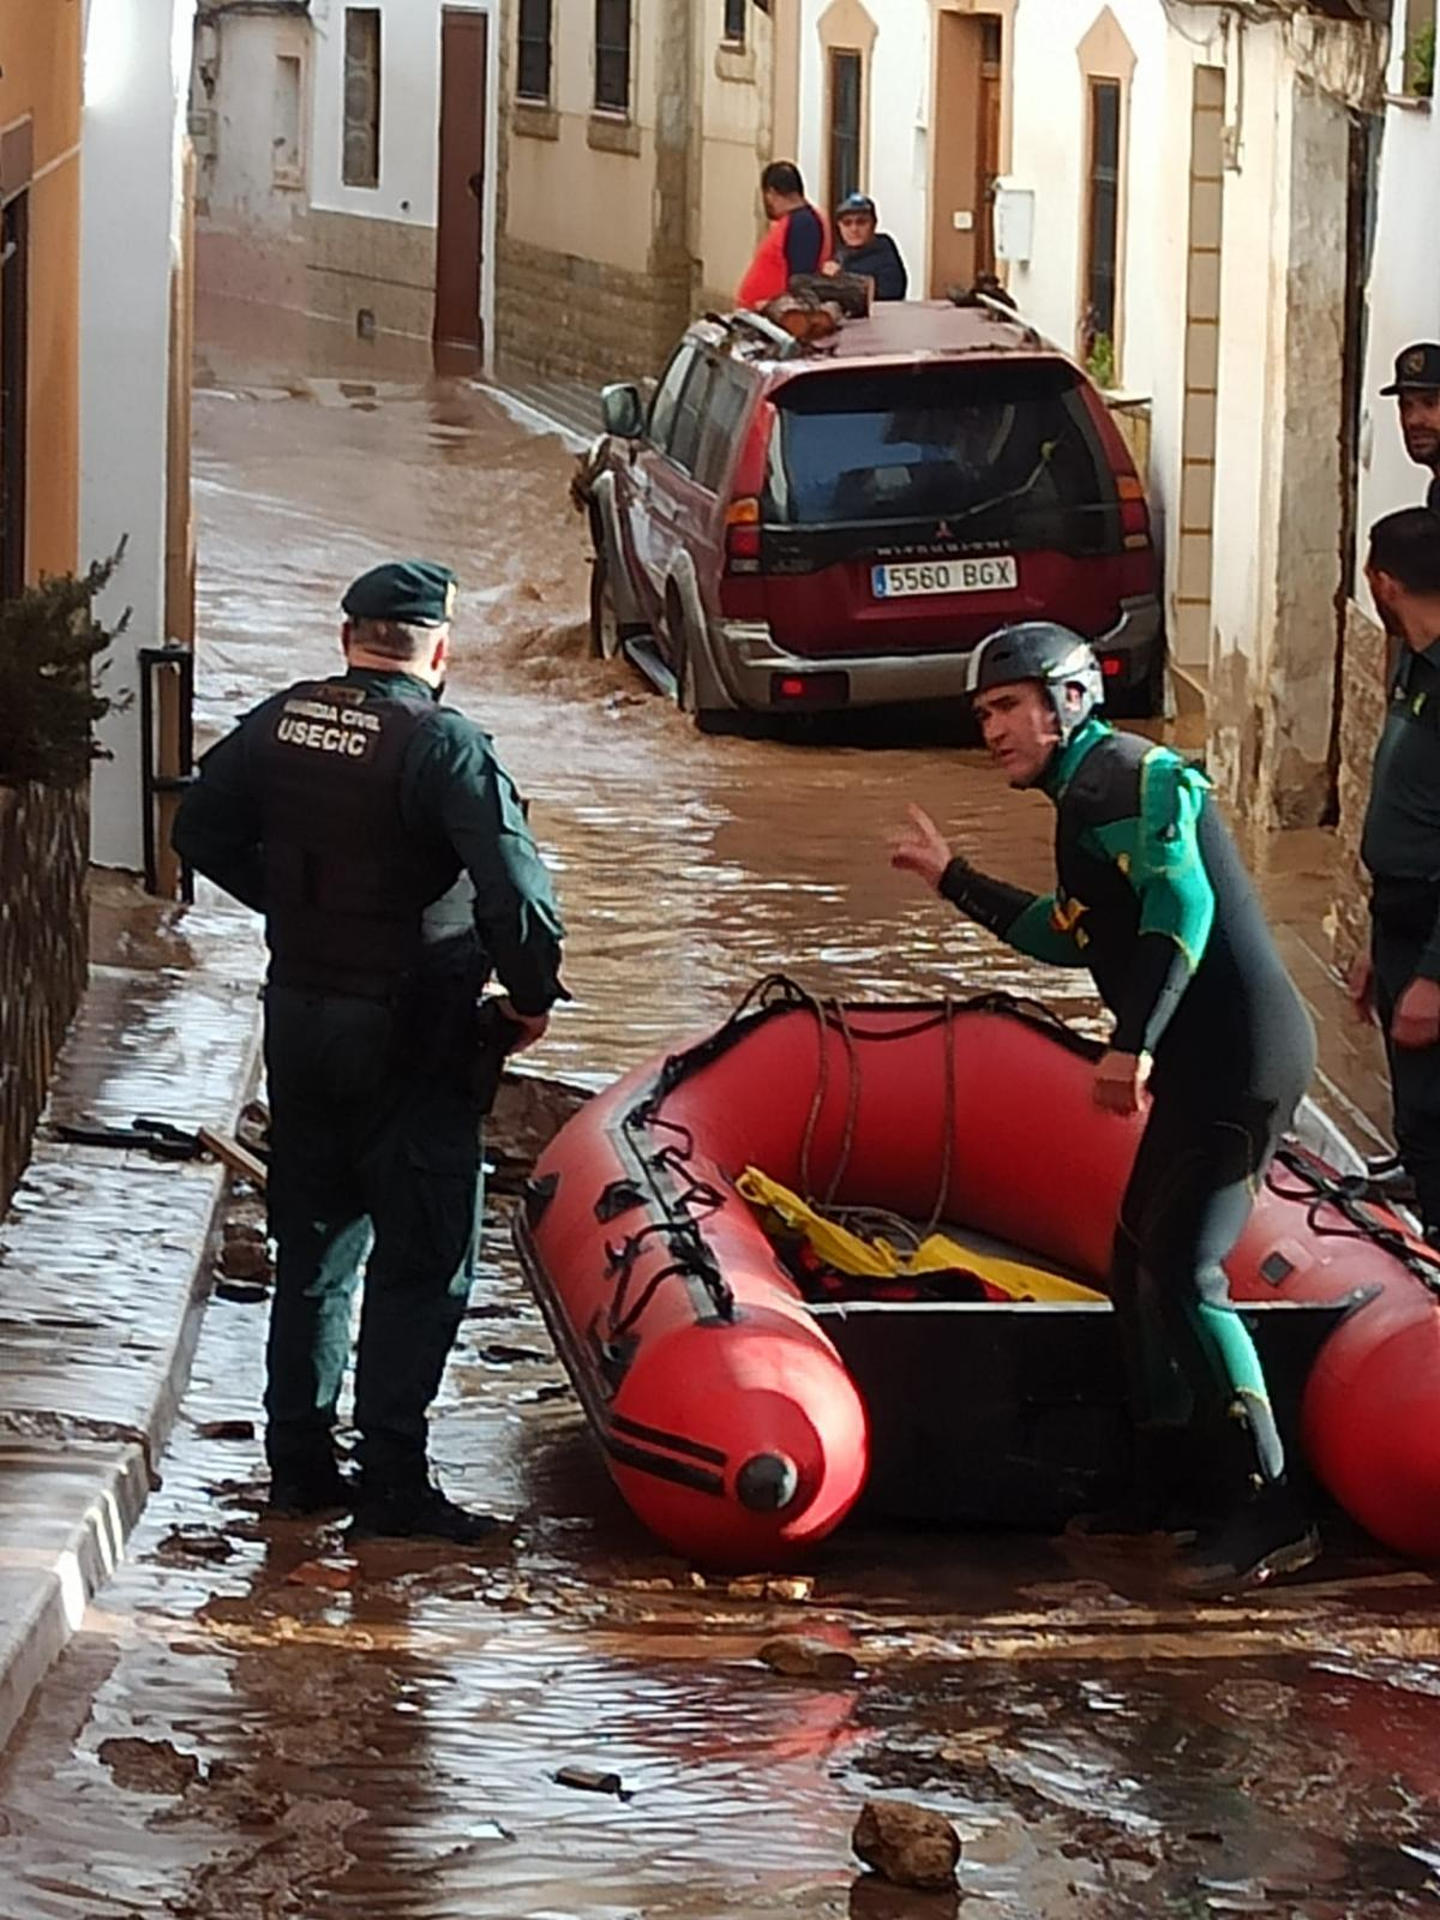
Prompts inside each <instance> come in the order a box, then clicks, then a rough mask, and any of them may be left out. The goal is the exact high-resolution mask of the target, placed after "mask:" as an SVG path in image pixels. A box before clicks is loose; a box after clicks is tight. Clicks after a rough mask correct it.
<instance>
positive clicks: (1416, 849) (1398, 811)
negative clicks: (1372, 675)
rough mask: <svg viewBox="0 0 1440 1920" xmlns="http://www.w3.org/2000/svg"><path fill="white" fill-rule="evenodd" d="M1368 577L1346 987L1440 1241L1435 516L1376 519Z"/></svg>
mask: <svg viewBox="0 0 1440 1920" xmlns="http://www.w3.org/2000/svg"><path fill="white" fill-rule="evenodd" d="M1365 577H1366V579H1367V580H1368V581H1369V583H1370V594H1371V598H1372V599H1373V600H1374V602H1375V606H1376V608H1377V610H1378V611H1379V614H1380V618H1381V620H1382V621H1383V622H1384V625H1385V629H1386V632H1387V633H1389V634H1390V635H1391V637H1392V638H1393V639H1395V640H1398V642H1399V643H1400V644H1399V652H1398V656H1397V658H1396V662H1395V667H1394V671H1393V673H1392V676H1391V682H1390V706H1389V711H1388V713H1387V714H1386V717H1385V727H1384V731H1383V733H1382V734H1381V737H1380V745H1379V748H1378V749H1377V751H1376V755H1375V766H1374V770H1373V772H1372V774H1371V780H1370V805H1369V808H1368V810H1367V812H1366V815H1365V830H1364V835H1363V837H1362V840H1361V844H1360V858H1361V860H1362V862H1363V863H1364V866H1365V869H1366V871H1367V872H1368V873H1369V875H1370V886H1371V895H1370V929H1371V935H1370V951H1369V952H1368V953H1366V954H1364V955H1362V956H1361V958H1360V959H1359V960H1358V961H1357V962H1356V964H1355V966H1354V968H1353V969H1352V971H1351V975H1350V992H1351V996H1352V998H1353V1000H1354V1002H1355V1006H1356V1009H1357V1011H1358V1012H1359V1014H1360V1016H1361V1018H1362V1019H1365V1020H1375V1019H1377V1018H1378V1020H1379V1022H1380V1026H1381V1028H1382V1030H1383V1032H1384V1036H1385V1051H1386V1054H1387V1056H1388V1059H1389V1062H1390V1087H1391V1098H1392V1100H1393V1103H1394V1113H1395V1138H1396V1143H1397V1145H1398V1147H1399V1150H1400V1160H1401V1162H1402V1164H1403V1166H1404V1168H1405V1171H1406V1173H1408V1174H1409V1176H1410V1178H1411V1180H1412V1181H1413V1182H1414V1185H1415V1198H1416V1205H1417V1208H1418V1210H1419V1213H1420V1218H1421V1221H1422V1224H1423V1226H1424V1229H1425V1237H1426V1239H1427V1240H1429V1241H1430V1243H1431V1244H1432V1245H1433V1246H1440V516H1437V515H1436V514H1434V513H1431V512H1430V511H1429V509H1428V508H1426V507H1407V508H1406V509H1405V510H1404V511H1403V512H1400V513H1392V514H1389V515H1388V516H1387V517H1386V518H1385V519H1383V520H1377V521H1376V523H1375V525H1374V526H1373V527H1372V528H1371V530H1370V554H1369V560H1368V562H1367V565H1366V569H1365Z"/></svg>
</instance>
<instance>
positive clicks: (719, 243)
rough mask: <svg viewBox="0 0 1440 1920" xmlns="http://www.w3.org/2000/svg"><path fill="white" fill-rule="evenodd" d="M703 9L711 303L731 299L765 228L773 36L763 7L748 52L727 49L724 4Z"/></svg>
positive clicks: (703, 236)
mask: <svg viewBox="0 0 1440 1920" xmlns="http://www.w3.org/2000/svg"><path fill="white" fill-rule="evenodd" d="M699 11H700V16H701V30H700V43H699V46H698V49H697V54H698V64H699V66H700V69H701V89H702V102H703V111H702V122H701V126H702V130H701V135H700V141H699V149H700V191H699V233H698V238H697V245H696V253H697V256H698V258H699V261H700V285H701V287H702V289H704V290H705V292H706V294H707V296H708V297H709V299H711V300H729V299H730V298H731V297H732V296H733V294H734V291H735V289H736V287H737V286H738V285H739V284H740V281H741V279H742V277H743V276H744V273H745V269H746V267H747V266H748V265H749V264H750V259H751V256H752V255H753V253H754V251H755V246H756V242H757V241H758V239H759V237H760V234H761V232H762V231H763V229H764V210H763V208H762V206H761V202H760V172H761V169H762V167H763V166H764V165H765V163H766V162H767V161H768V160H769V159H770V158H771V155H772V152H773V151H774V148H773V140H774V97H775V33H774V29H773V27H772V26H771V23H770V21H769V20H767V18H766V16H765V15H764V14H763V13H761V11H760V9H759V8H758V7H751V8H750V10H749V17H748V23H747V28H746V34H747V45H746V46H745V48H744V50H743V51H740V50H738V49H733V48H729V47H726V46H725V45H724V44H723V43H722V37H721V36H722V33H723V30H724V20H725V10H724V5H723V0H699ZM776 157H777V158H786V157H788V156H787V155H782V154H776Z"/></svg>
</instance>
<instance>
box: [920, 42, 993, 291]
mask: <svg viewBox="0 0 1440 1920" xmlns="http://www.w3.org/2000/svg"><path fill="white" fill-rule="evenodd" d="M935 25H936V29H937V37H936V49H935V58H936V67H935V113H934V120H933V127H932V132H931V141H932V144H933V163H932V164H933V173H932V176H931V192H930V202H931V209H932V228H931V238H930V292H931V295H932V297H934V298H935V299H943V298H944V297H945V295H946V294H947V293H949V292H950V291H951V289H952V288H953V289H962V288H966V287H970V286H973V285H974V282H975V275H976V273H977V272H978V271H979V270H980V265H981V259H980V252H979V246H978V242H979V237H980V234H981V231H982V230H983V228H984V227H986V226H987V225H988V224H989V208H988V206H987V205H986V202H985V190H984V183H983V182H982V180H981V178H980V154H981V150H982V145H983V127H984V108H985V100H984V89H983V80H982V73H983V68H984V52H985V25H984V20H983V17H982V16H980V15H977V14H971V13H940V14H937V15H936V18H935ZM997 100H998V88H997ZM997 139H998V123H997Z"/></svg>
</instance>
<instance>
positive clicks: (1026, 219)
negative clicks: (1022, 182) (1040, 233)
mask: <svg viewBox="0 0 1440 1920" xmlns="http://www.w3.org/2000/svg"><path fill="white" fill-rule="evenodd" d="M1034 246H1035V194H1034V191H1033V190H1032V189H1031V188H1030V187H1011V186H1007V185H1006V183H1005V182H1004V181H1003V180H998V181H997V182H996V183H995V257H996V259H997V260H1010V261H1015V262H1017V263H1019V264H1022V265H1023V264H1024V263H1025V262H1026V261H1028V260H1029V258H1030V255H1031V253H1032V252H1033V250H1034Z"/></svg>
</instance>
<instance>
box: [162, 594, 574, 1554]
mask: <svg viewBox="0 0 1440 1920" xmlns="http://www.w3.org/2000/svg"><path fill="white" fill-rule="evenodd" d="M454 601H455V578H454V575H453V574H452V573H451V572H450V571H449V569H448V568H445V567H441V566H436V565H434V564H432V563H430V562H426V561H402V562H397V563H391V564H388V565H385V566H381V567H376V568H374V569H372V571H370V572H369V573H366V574H364V575H363V576H362V577H361V578H360V579H358V580H357V581H356V582H355V583H354V585H353V586H352V587H351V588H350V590H349V592H348V593H347V594H346V595H345V598H344V601H343V603H342V604H343V611H344V613H345V616H346V617H345V623H344V626H343V629H342V645H343V649H344V654H345V672H344V673H343V675H340V676H337V677H336V678H334V679H328V680H316V681H302V682H300V683H299V684H298V685H296V686H293V687H290V688H287V689H286V691H285V692H283V693H279V694H276V695H275V696H274V697H273V698H271V699H269V700H266V701H265V702H264V703H263V704H262V705H261V706H259V707H257V708H256V709H255V710H254V711H253V712H252V713H250V714H249V715H248V716H247V717H246V718H245V719H244V720H242V721H241V722H240V724H239V726H238V727H237V728H236V729H235V731H234V732H233V733H231V734H229V735H228V736H227V737H226V738H225V739H223V740H221V741H220V742H219V743H218V745H216V746H215V747H213V748H212V749H211V750H210V752H209V753H208V754H206V756H205V758H204V760H203V761H202V763H201V769H200V777H199V779H198V780H197V781H196V783H195V785H194V786H193V787H191V788H190V790H189V791H188V792H187V794H186V795H185V798H184V801H183V803H182V805H181V808H180V812H179V816H178V819H177V822H176V827H175V835H174V839H175V846H176V850H177V851H178V852H179V853H180V854H181V855H182V857H183V858H185V859H186V860H188V861H189V862H190V864H191V865H192V866H193V867H195V868H196V869H197V870H198V871H199V872H201V873H204V874H207V875H208V876H209V877H210V878H211V879H212V880H214V881H215V882H216V883H217V884H218V885H219V886H221V887H223V888H224V889H225V890H226V892H228V893H231V894H233V895H234V896H235V897H236V898H237V899H239V900H242V901H243V902H244V903H245V904H246V905H247V906H250V907H253V908H255V909H256V910H257V911H258V912H261V913H263V914H264V915H265V931H266V939H267V942H268V944H269V947H270V969H269V974H268V978H267V984H266V989H265V1059H266V1074H267V1081H268V1089H269V1099H270V1112H271V1163H270V1178H269V1195H268V1199H269V1207H270V1226H271V1231H272V1233H273V1235H274V1237H275V1240H276V1243H277V1248H278V1261H277V1270H276V1286H275V1302H274V1308H273V1311H272V1315H271V1322H270V1335H269V1344H268V1350H267V1385H266V1395H265V1407H266V1414H267V1430H266V1453H267V1457H268V1460H269V1464H270V1473H271V1489H270V1511H271V1512H272V1514H276V1515H294V1514H312V1513H319V1512H322V1511H325V1510H327V1509H335V1508H340V1507H344V1506H347V1505H351V1504H353V1505H354V1509H355V1527H356V1531H357V1532H358V1533H360V1534H362V1535H363V1534H377V1535H399V1536H411V1537H420V1536H424V1537H437V1538H441V1539H446V1540H454V1541H459V1542H468V1541H471V1540H475V1539H478V1538H480V1537H481V1536H482V1535H483V1534H485V1533H486V1532H488V1531H490V1530H491V1528H492V1527H493V1526H494V1524H495V1523H494V1521H493V1520H492V1519H491V1518H490V1517H489V1516H488V1515H486V1514H483V1513H478V1512H473V1511H471V1510H469V1509H467V1508H464V1507H461V1506H458V1505H456V1504H455V1503H454V1502H453V1501H451V1500H450V1499H449V1498H447V1496H446V1495H445V1494H444V1493H443V1492H442V1491H441V1490H440V1489H439V1488H438V1487H436V1486H435V1485H434V1484H433V1482H432V1479H431V1476H430V1469H429V1464H428V1452H427V1434H428V1423H427V1410H428V1408H429V1406H430V1403H431V1401H432V1400H433V1399H434V1397H435V1394H436V1391H437V1390H438V1388H439V1384H440V1378H441V1375H442V1373H443V1371H444V1367H445V1361H446V1357H447V1355H448V1353H449V1351H450V1347H451V1345H452V1343H453V1341H454V1338H455V1334H456V1331H457V1329H458V1327H459V1325H460V1320H461V1317H462V1315H463V1313H464V1310H465V1306H466V1302H467V1300H468V1297H469V1291H470V1285H471V1280H472V1278H473V1274H474V1259H475V1250H476V1242H477V1235H478V1231H479V1220H480V1171H481V1158H480V1155H481V1141H480V1128H481V1122H482V1119H483V1114H484V1108H485V1105H486V1097H487V1089H486V1082H487V1081H490V1082H492V1083H493V1077H494V1070H495V1065H496V1062H495V1054H496V1052H497V1050H498V1049H497V1046H496V1044H495V1043H494V1042H493V1041H490V1040H488V1039H487V1014H488V1015H490V1016H492V1017H491V1019H490V1022H489V1024H490V1026H491V1027H493V1026H494V1024H495V1020H494V1018H493V1016H499V1021H500V1024H502V1025H503V1028H504V1031H505V1033H506V1036H507V1039H508V1040H509V1042H510V1048H511V1050H515V1049H517V1048H519V1047H524V1046H528V1045H531V1044H533V1042H534V1041H536V1040H538V1039H539V1038H540V1036H541V1035H542V1034H543V1033H544V1031H545V1027H546V1022H547V1018H548V1014H549V1010H550V1007H551V1006H552V1004H553V1003H554V1002H555V1000H556V999H558V998H560V997H561V996H562V991H563V990H562V988H561V985H560V958H561V939H562V935H563V928H562V926H561V923H560V917H559V914H558V912H557V910H556V906H555V900H554V895H553V892H552V890H551V885H550V879H549V875H548V874H547V872H546V870H545V867H544V865H543V864H542V862H541V860H540V857H539V854H538V853H537V852H536V849H535V844H534V842H533V840H532V839H531V837H530V833H529V829H528V827H527V825H526V822H525V817H524V811H523V808H522V805H521V802H520V799H519V797H518V795H517V793H516V791H515V788H514V786H513V784H512V783H511V781H510V778H509V776H508V775H507V774H506V772H505V770H504V768H503V767H502V766H501V765H500V763H499V761H498V760H497V758H496V756H495V752H494V749H493V747H492V745H491V742H490V739H489V737H488V735H486V734H485V733H484V732H482V730H481V729H480V728H479V727H478V726H477V725H476V724H475V723H474V722H473V721H471V720H468V719H467V718H465V716H464V715H463V714H460V713H458V712H456V711H455V710H454V709H453V708H448V707H444V706H442V705H441V704H440V695H441V691H442V689H443V685H444V680H445V674H446V668H447V663H448V658H449V643H450V620H451V614H452V611H453V607H454ZM492 974H493V975H498V977H499V981H500V984H501V985H502V986H503V988H504V990H505V997H504V998H501V999H500V1000H499V1001H498V1004H497V1003H495V1002H491V1001H487V1002H485V1003H484V1005H485V1008H486V1012H484V1013H482V1011H481V999H480V996H481V992H482V989H483V988H484V987H485V985H486V983H487V981H488V980H489V979H490V977H491V976H492ZM362 1270H363V1272H364V1276H365V1289H364V1302H363V1308H362V1313H361V1320H360V1337H359V1347H358V1352H357V1356H356V1371H355V1426H356V1428H357V1431H358V1433H359V1447H358V1457H359V1465H360V1479H359V1484H358V1487H357V1488H355V1489H354V1490H353V1497H352V1488H351V1486H350V1484H349V1483H348V1482H347V1480H346V1479H345V1478H344V1476H342V1474H341V1473H340V1471H339V1468H338V1466H337V1463H336V1458H335V1453H334V1444H333V1434H334V1427H335V1418H336V1405H337V1402H338V1400H339V1395H340V1387H341V1382H342V1378H343V1375H344V1372H345V1368H346V1365H347V1362H348V1360H349V1357H350V1316H351V1302H352V1297H353V1295H354V1292H355V1289H356V1286H357V1284H358V1282H359V1278H360V1275H361V1272H362Z"/></svg>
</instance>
